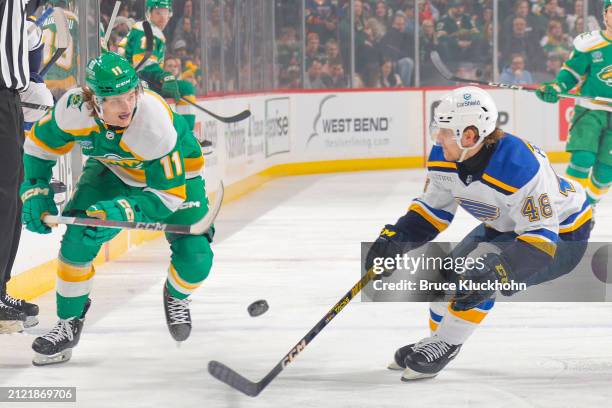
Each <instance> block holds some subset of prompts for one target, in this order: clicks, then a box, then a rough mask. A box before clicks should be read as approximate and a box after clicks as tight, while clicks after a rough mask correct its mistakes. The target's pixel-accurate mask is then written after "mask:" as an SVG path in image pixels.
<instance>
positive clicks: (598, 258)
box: [591, 244, 612, 283]
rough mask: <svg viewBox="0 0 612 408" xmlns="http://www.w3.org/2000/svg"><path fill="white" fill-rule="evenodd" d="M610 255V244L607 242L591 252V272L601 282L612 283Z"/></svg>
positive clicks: (611, 249) (611, 248)
mask: <svg viewBox="0 0 612 408" xmlns="http://www.w3.org/2000/svg"><path fill="white" fill-rule="evenodd" d="M611 255H612V245H609V244H608V245H606V246H602V247H601V248H599V249H598V250H597V251H595V253H594V254H593V259H592V260H591V268H593V274H594V275H595V277H596V278H597V279H599V280H600V281H601V282H603V283H612V262H610V256H611Z"/></svg>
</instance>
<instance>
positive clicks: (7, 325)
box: [0, 320, 23, 334]
mask: <svg viewBox="0 0 612 408" xmlns="http://www.w3.org/2000/svg"><path fill="white" fill-rule="evenodd" d="M22 331H23V322H22V321H21V320H0V334H13V333H21V332H22Z"/></svg>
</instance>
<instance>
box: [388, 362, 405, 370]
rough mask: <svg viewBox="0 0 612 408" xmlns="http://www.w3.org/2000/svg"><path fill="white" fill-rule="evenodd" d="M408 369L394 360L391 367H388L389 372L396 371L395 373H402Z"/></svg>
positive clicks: (390, 364)
mask: <svg viewBox="0 0 612 408" xmlns="http://www.w3.org/2000/svg"><path fill="white" fill-rule="evenodd" d="M405 368H406V367H402V366H401V365H399V364H397V363H396V362H395V360H393V361H392V362H390V363H389V365H388V366H387V369H389V370H395V371H400V370H404V369H405Z"/></svg>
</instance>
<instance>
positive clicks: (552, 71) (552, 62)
mask: <svg viewBox="0 0 612 408" xmlns="http://www.w3.org/2000/svg"><path fill="white" fill-rule="evenodd" d="M564 62H565V57H564V56H563V55H561V54H555V53H550V54H549V55H548V58H547V60H546V73H547V74H549V75H550V76H551V79H550V80H551V81H552V80H553V79H554V78H556V77H557V75H558V74H559V71H561V68H563V63H564Z"/></svg>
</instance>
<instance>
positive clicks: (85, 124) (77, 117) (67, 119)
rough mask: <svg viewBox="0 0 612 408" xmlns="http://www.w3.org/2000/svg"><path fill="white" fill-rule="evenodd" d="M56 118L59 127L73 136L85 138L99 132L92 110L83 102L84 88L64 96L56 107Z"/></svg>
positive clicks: (76, 89) (71, 91)
mask: <svg viewBox="0 0 612 408" xmlns="http://www.w3.org/2000/svg"><path fill="white" fill-rule="evenodd" d="M54 117H55V122H56V123H57V127H59V128H60V129H61V130H63V131H64V132H66V133H70V134H71V135H73V136H85V135H88V134H89V133H91V132H93V131H96V130H99V126H98V124H97V123H96V121H95V120H94V118H93V117H92V116H91V110H90V109H89V108H88V107H87V105H86V104H85V102H84V101H83V89H82V88H74V89H71V90H69V91H67V92H66V93H65V94H64V95H62V97H61V98H60V100H59V101H57V104H56V105H55V113H54Z"/></svg>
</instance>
